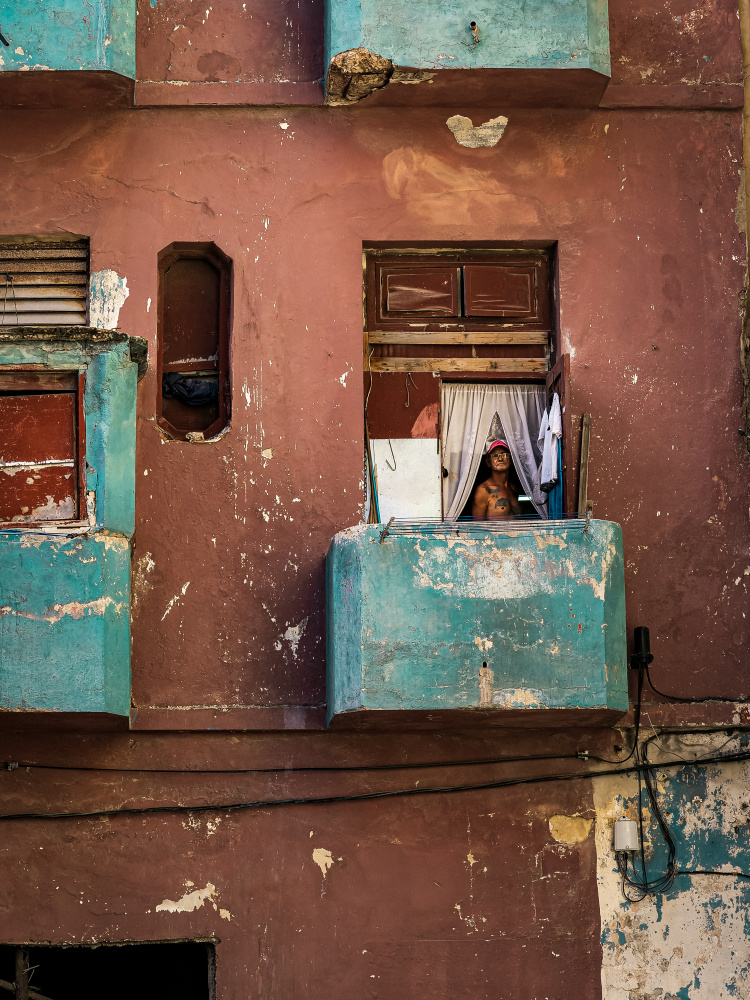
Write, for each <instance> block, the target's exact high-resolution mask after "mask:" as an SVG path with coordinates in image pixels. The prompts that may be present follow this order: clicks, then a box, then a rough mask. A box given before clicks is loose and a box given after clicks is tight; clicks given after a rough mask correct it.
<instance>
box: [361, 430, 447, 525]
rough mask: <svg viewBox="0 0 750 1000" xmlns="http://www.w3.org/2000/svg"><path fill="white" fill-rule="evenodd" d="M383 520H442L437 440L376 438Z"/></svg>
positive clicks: (375, 461)
mask: <svg viewBox="0 0 750 1000" xmlns="http://www.w3.org/2000/svg"><path fill="white" fill-rule="evenodd" d="M370 446H371V448H372V461H373V465H374V467H375V471H376V473H377V484H378V503H379V504H380V520H381V521H388V520H390V518H392V517H403V518H423V517H433V518H439V517H440V482H441V479H440V455H438V451H437V442H436V440H435V438H383V439H381V438H373V439H371V441H370Z"/></svg>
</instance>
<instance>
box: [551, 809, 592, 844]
mask: <svg viewBox="0 0 750 1000" xmlns="http://www.w3.org/2000/svg"><path fill="white" fill-rule="evenodd" d="M593 825H594V821H593V819H586V817H585V816H579V815H578V814H576V815H575V816H564V815H562V814H558V815H555V816H550V818H549V832H550V833H551V834H552V837H553V838H554V839H555V840H556V841H557V842H558V844H580V843H582V842H583V841H584V840H586V838H587V837H588V835H589V834H590V833H591V827H592V826H593Z"/></svg>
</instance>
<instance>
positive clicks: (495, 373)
mask: <svg viewBox="0 0 750 1000" xmlns="http://www.w3.org/2000/svg"><path fill="white" fill-rule="evenodd" d="M542 256H544V257H546V259H547V261H548V271H547V279H548V287H549V291H550V296H549V309H548V312H546V313H545V314H543V322H542V323H526V322H524V323H512V322H500V323H498V322H494V321H492V320H487V319H485V318H482V319H478V318H476V317H474V318H470V317H459V318H458V319H456V318H450V319H448V320H440V319H434V318H430V319H429V320H426V321H425V322H424V323H423V324H420V321H419V319H418V318H414V319H413V322H412V321H411V320H410V322H409V331H410V332H412V331H413V333H412V336H411V337H410V338H409V339H408V340H407V339H406V338H404V340H403V341H402V342H413V343H416V342H418V340H417V337H415V336H414V333H416V334H417V336H419V335H420V334H427V335H429V334H430V333H445V332H450V333H451V334H457V335H460V334H464V333H465V334H468V335H470V334H471V333H472V332H474V333H475V334H479V335H480V336H481V335H482V334H497V333H500V334H505V335H508V339H507V340H506V341H505V343H509V344H521V343H524V340H523V339H522V338H523V337H524V336H528V338H529V339H528V340H527V341H526V342H527V343H540V342H543V341H545V342H546V343H547V345H548V351H547V357H546V358H545V359H544V363H543V364H538V363H537V362H536V360H534V363H531V364H530V363H529V361H525V360H522V359H517V358H508V359H494V358H493V359H474V358H466V359H446V358H434V359H428V358H416V359H409V358H403V359H402V358H388V359H378V362H377V363H375V364H373V362H374V361H375V359H374V358H373V357H372V352H371V349H372V346H373V344H374V343H383V342H387V341H386V340H385V337H383V336H378V334H380V333H385V336H387V331H388V329H389V327H390V329H395V328H396V326H397V325H398V323H397V322H396V321H388V322H384V321H383V319H382V317H378V315H377V305H378V301H379V299H378V296H379V295H380V288H379V281H378V277H377V268H376V266H375V262H382V263H391V262H393V261H399V262H403V263H404V264H405V265H406V264H409V265H414V264H416V263H419V262H421V263H423V264H427V263H434V264H436V265H440V264H443V263H451V264H455V265H456V266H462V265H465V264H467V263H479V262H482V261H496V260H501V259H505V260H518V261H523V260H529V259H539V258H540V257H542ZM362 262H363V275H364V300H363V319H364V325H363V328H364V343H363V352H364V370H365V372H367V371H396V372H403V373H404V374H406V373H408V372H409V371H413V372H416V371H433V372H437V373H439V375H440V384H442V383H443V382H459V381H464V382H477V383H478V382H504V383H513V382H516V383H519V382H531V383H536V384H538V385H544V386H545V390H546V401H547V406H549V404H550V402H551V399H552V393H553V392H557V393H558V394H559V396H560V404H561V408H562V420H563V436H562V442H561V465H562V478H563V510H564V511H573V510H574V507H573V506H572V505H573V504H574V502H575V500H576V495H577V470H576V466H575V461H574V455H573V439H572V420H571V406H570V356H569V355H568V354H562V352H561V345H560V331H559V327H558V325H557V310H556V308H555V305H556V303H557V302H558V301H559V280H558V272H557V243H556V242H555V241H522V242H514V243H495V242H487V241H482V242H477V243H472V244H471V245H467V244H442V245H440V246H436V245H435V244H427V243H422V242H411V243H401V244H399V243H388V244H386V243H383V242H373V243H367V244H365V245H364V247H363V255H362ZM401 325H403V324H401ZM416 325H419V326H420V327H423V329H421V330H420V331H419V332H417V331H416V329H415V327H416ZM373 332H375V333H376V338H375V340H373V339H372V336H371V335H372V333H373ZM540 334H541V335H543V336H542V337H540ZM516 337H518V339H515V338H516ZM422 342H423V343H424V342H427V343H429V342H430V340H429V339H428V337H425V338H424V340H423V341H422ZM432 342H433V343H434V342H435V341H432ZM443 342H445V341H443ZM454 342H455V341H454ZM458 342H462V343H472V340H471V339H470V336H465V337H464V338H463V339H462V340H460V341H458ZM474 342H476V343H481V341H480V340H476V341H474ZM496 342H498V343H501V342H503V341H501V340H498V341H496ZM456 360H459V361H460V362H461V363H460V364H459V365H457V364H456ZM540 360H541V359H540ZM478 361H479V362H480V364H477V363H476V362H478ZM519 361H520V363H518V362H519ZM472 362H473V363H472ZM514 362H515V363H514ZM437 434H438V441H441V440H442V414H441V413H440V411H439V410H438V429H437Z"/></svg>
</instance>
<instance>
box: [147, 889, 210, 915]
mask: <svg viewBox="0 0 750 1000" xmlns="http://www.w3.org/2000/svg"><path fill="white" fill-rule="evenodd" d="M215 894H216V886H215V885H214V884H213V883H212V882H208V883H207V885H206V887H205V889H193V891H192V892H186V893H185V895H184V896H181V897H180V898H179V899H163V900H162V901H161V903H159V904H158V906H157V907H156V912H157V913H192V912H193V911H194V910H199V909H200V908H201V906H203V904H204V903H205V902H206V901H208V902H213V898H214V896H215Z"/></svg>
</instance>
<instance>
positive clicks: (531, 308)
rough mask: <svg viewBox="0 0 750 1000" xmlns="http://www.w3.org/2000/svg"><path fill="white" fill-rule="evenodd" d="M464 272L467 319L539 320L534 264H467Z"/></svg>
mask: <svg viewBox="0 0 750 1000" xmlns="http://www.w3.org/2000/svg"><path fill="white" fill-rule="evenodd" d="M463 270H464V297H465V307H466V315H467V316H502V317H513V318H515V319H523V320H534V319H538V320H541V315H540V310H539V301H538V296H537V273H536V272H537V269H536V268H535V267H534V266H533V265H526V266H525V267H519V266H513V265H507V264H469V265H467V266H466V267H465V268H464V269H463Z"/></svg>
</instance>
